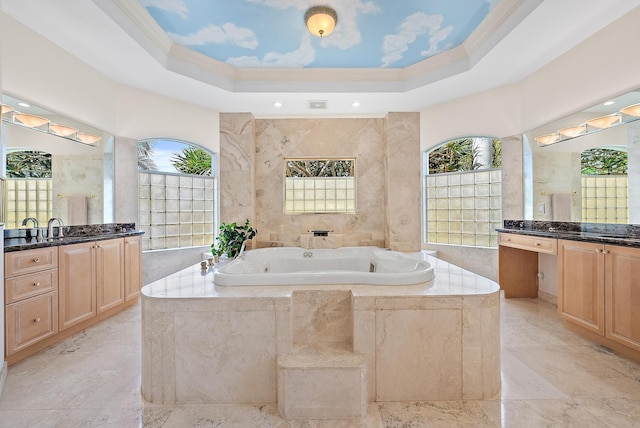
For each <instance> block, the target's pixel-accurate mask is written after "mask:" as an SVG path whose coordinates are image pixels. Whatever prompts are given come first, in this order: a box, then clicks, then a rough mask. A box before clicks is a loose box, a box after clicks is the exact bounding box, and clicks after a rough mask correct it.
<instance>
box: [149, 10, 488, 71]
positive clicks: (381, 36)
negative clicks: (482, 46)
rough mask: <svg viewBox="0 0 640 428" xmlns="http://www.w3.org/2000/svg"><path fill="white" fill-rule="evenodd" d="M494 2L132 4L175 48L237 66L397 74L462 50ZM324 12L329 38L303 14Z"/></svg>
mask: <svg viewBox="0 0 640 428" xmlns="http://www.w3.org/2000/svg"><path fill="white" fill-rule="evenodd" d="M498 1H499V0H369V1H367V0H327V1H324V2H318V1H317V0H139V2H140V3H141V4H142V5H143V6H144V7H145V8H146V10H147V11H148V12H149V14H150V15H151V16H152V17H153V19H154V20H155V21H156V22H157V23H158V24H159V25H160V27H161V28H162V29H163V30H164V31H165V32H166V33H167V34H168V35H169V36H170V37H171V38H172V39H173V40H174V41H175V42H176V43H178V44H181V45H184V46H187V47H189V48H191V49H193V50H195V51H197V52H200V53H202V54H204V55H207V56H209V57H212V58H214V59H216V60H218V61H221V62H226V63H228V64H231V65H235V66H238V67H283V68H332V67H335V68H402V67H407V66H409V65H412V64H415V63H418V62H420V61H423V60H425V59H427V58H430V57H433V56H434V55H437V54H438V53H441V52H444V51H446V50H449V49H451V48H454V47H456V46H458V45H460V44H462V43H463V42H464V41H465V40H466V39H467V37H469V35H470V34H471V33H472V32H473V30H475V29H476V27H477V26H478V25H479V24H480V23H481V22H482V20H483V19H484V18H486V16H487V14H488V13H489V11H490V10H491V9H492V8H493V6H495V4H496V3H498ZM312 6H330V7H332V8H334V9H335V10H336V12H337V14H338V24H337V26H336V29H335V30H334V31H333V33H332V34H330V35H328V36H326V37H324V38H318V37H315V36H313V35H311V34H310V33H309V31H307V29H306V26H305V23H304V13H305V12H306V10H307V9H309V8H310V7H312Z"/></svg>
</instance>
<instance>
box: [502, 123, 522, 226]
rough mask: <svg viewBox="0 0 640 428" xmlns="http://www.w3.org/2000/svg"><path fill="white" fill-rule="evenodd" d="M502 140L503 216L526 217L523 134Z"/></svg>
mask: <svg viewBox="0 0 640 428" xmlns="http://www.w3.org/2000/svg"><path fill="white" fill-rule="evenodd" d="M501 141H502V164H503V165H508V167H507V168H503V169H502V218H506V219H512V218H524V176H523V171H524V164H523V159H524V158H523V155H524V146H523V142H522V135H514V136H510V137H504V138H502V139H501Z"/></svg>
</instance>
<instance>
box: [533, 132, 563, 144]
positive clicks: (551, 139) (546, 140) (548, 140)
mask: <svg viewBox="0 0 640 428" xmlns="http://www.w3.org/2000/svg"><path fill="white" fill-rule="evenodd" d="M535 140H536V141H537V142H538V143H540V144H545V145H546V144H552V143H555V142H556V141H558V140H560V135H559V134H558V133H557V132H554V133H553V134H546V135H538V136H537V137H536V138H535Z"/></svg>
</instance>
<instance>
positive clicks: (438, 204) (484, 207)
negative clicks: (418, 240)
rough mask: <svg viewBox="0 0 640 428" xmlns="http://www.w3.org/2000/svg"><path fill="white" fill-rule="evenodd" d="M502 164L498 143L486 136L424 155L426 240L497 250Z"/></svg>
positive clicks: (451, 143) (440, 148)
mask: <svg viewBox="0 0 640 428" xmlns="http://www.w3.org/2000/svg"><path fill="white" fill-rule="evenodd" d="M501 162H502V157H501V143H500V140H497V139H493V138H489V137H471V138H464V139H459V140H453V141H449V142H447V143H445V144H443V145H441V146H439V147H437V148H435V149H433V150H431V151H430V152H425V153H424V166H423V169H424V187H425V191H426V195H425V198H424V200H425V213H426V219H425V220H426V228H425V230H426V240H427V242H429V243H434V244H455V245H468V246H481V247H495V246H497V233H496V231H495V229H496V228H498V227H500V226H501V221H502V199H501V171H500V167H501Z"/></svg>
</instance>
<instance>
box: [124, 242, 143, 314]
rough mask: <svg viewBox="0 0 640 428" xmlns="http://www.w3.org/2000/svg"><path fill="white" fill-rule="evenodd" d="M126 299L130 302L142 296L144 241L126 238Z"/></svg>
mask: <svg viewBox="0 0 640 428" xmlns="http://www.w3.org/2000/svg"><path fill="white" fill-rule="evenodd" d="M124 274H125V278H124V299H125V300H127V301H129V300H131V299H135V298H137V297H138V296H139V295H140V289H141V288H142V239H141V238H140V237H139V236H129V237H127V238H124Z"/></svg>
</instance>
